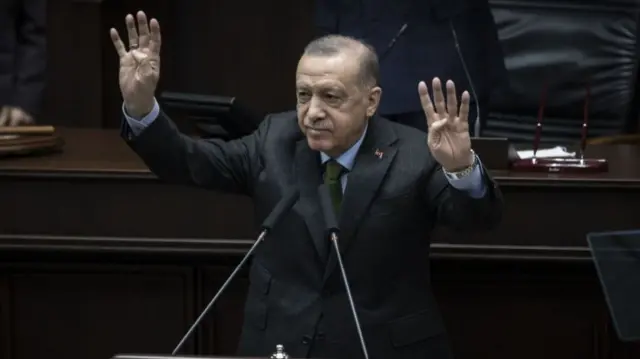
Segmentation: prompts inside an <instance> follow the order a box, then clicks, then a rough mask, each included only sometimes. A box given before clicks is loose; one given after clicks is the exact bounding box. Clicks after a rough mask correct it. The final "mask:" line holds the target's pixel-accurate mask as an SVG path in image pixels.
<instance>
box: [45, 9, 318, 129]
mask: <svg viewBox="0 0 640 359" xmlns="http://www.w3.org/2000/svg"><path fill="white" fill-rule="evenodd" d="M312 5H313V3H312V2H311V1H298V0H279V1H275V2H271V1H250V0H237V1H222V0H217V1H178V0H126V1H125V0H55V1H53V0H51V1H49V6H48V21H49V24H48V25H49V29H48V39H49V50H48V52H49V70H48V85H47V90H46V96H45V98H46V100H45V111H44V113H45V114H44V116H43V118H42V120H41V122H44V123H50V124H54V125H65V126H75V127H117V126H118V124H119V121H120V117H119V111H120V104H121V97H120V92H119V89H118V82H117V67H118V59H117V56H116V54H115V51H114V50H113V46H112V45H111V41H110V39H109V33H108V32H109V28H111V27H116V28H117V29H118V30H119V31H121V32H124V31H125V28H124V16H125V15H126V14H127V13H133V12H135V11H137V10H140V9H142V10H145V11H146V12H147V13H148V14H149V16H153V17H156V18H157V19H158V20H159V21H160V25H161V27H162V31H163V50H162V77H161V84H160V90H162V89H171V90H177V91H193V92H198V93H206V94H218V95H227V96H237V97H239V98H240V99H242V100H243V101H245V102H246V103H248V104H249V105H250V106H252V107H254V108H255V109H256V110H258V111H260V112H273V111H282V110H288V109H291V106H292V104H293V100H294V92H293V90H292V84H293V82H294V78H293V74H294V71H295V66H296V64H297V60H298V57H299V55H300V53H301V52H302V49H303V47H304V45H305V44H306V42H307V41H309V39H310V38H311V36H312V22H311V16H312ZM124 34H126V32H124Z"/></svg>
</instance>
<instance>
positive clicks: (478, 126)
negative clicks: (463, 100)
mask: <svg viewBox="0 0 640 359" xmlns="http://www.w3.org/2000/svg"><path fill="white" fill-rule="evenodd" d="M449 28H450V29H451V35H453V43H454V44H455V46H456V52H457V53H458V58H459V59H460V63H461V64H462V69H463V70H464V75H465V77H466V78H467V82H468V83H469V89H470V90H471V95H472V96H473V99H474V100H475V102H476V119H475V122H474V123H473V137H480V131H481V126H482V125H481V124H480V103H479V102H478V94H477V93H476V88H475V86H473V80H472V79H471V74H470V73H469V69H468V68H467V62H466V61H464V56H462V50H461V49H460V42H459V41H458V33H457V32H456V28H455V27H454V26H453V20H449Z"/></svg>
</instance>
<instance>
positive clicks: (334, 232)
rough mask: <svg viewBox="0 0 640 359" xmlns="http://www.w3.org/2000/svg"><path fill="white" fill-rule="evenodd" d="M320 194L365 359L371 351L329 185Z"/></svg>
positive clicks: (326, 226) (322, 186)
mask: <svg viewBox="0 0 640 359" xmlns="http://www.w3.org/2000/svg"><path fill="white" fill-rule="evenodd" d="M318 195H319V196H320V208H322V214H323V216H324V223H325V228H326V230H327V233H328V234H329V238H330V239H331V242H333V248H334V249H335V250H336V255H337V256H338V265H339V266H340V272H341V273H342V280H343V281H344V287H345V289H346V291H347V298H348V299H349V305H350V306H351V313H352V314H353V320H354V322H355V324H356V329H357V331H358V337H359V338H360V345H361V346H362V353H363V354H364V357H365V359H369V353H368V352H367V345H366V343H365V341H364V336H363V335H362V328H361V327H360V320H359V319H358V313H357V312H356V305H355V304H354V302H353V296H351V288H350V286H349V281H348V280H347V272H346V271H345V269H344V264H343V263H342V256H341V255H340V247H338V232H339V231H340V229H339V228H338V220H337V219H336V213H335V212H334V210H333V203H332V202H331V194H330V191H329V187H328V186H327V185H324V184H323V185H320V187H318Z"/></svg>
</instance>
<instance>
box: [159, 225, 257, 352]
mask: <svg viewBox="0 0 640 359" xmlns="http://www.w3.org/2000/svg"><path fill="white" fill-rule="evenodd" d="M267 233H268V230H267V229H264V230H263V231H262V232H261V233H260V235H259V236H258V239H257V240H256V241H255V243H254V244H253V246H251V249H249V251H248V252H247V254H245V255H244V257H243V258H242V260H241V261H240V263H239V264H238V265H237V266H236V268H235V269H234V270H233V272H231V274H230V275H229V277H228V278H227V280H226V281H225V282H224V284H222V286H221V287H220V289H218V292H217V293H216V295H214V296H213V298H212V299H211V301H209V304H207V306H206V307H205V308H204V310H203V311H202V312H201V313H200V316H199V317H198V318H197V319H196V321H195V322H193V324H192V325H191V327H190V328H189V330H188V331H187V333H186V334H185V335H184V336H183V337H182V339H180V342H179V343H178V345H176V347H175V349H173V351H172V352H171V355H172V356H175V355H176V354H177V353H178V351H179V350H180V349H182V347H183V346H184V343H185V342H186V341H187V339H189V338H190V337H191V334H192V333H193V331H194V330H196V328H197V327H198V325H199V324H200V322H201V321H202V319H204V317H205V316H206V315H207V313H209V311H210V310H211V308H212V307H213V304H214V303H215V302H216V301H218V297H220V295H221V294H222V293H223V292H224V291H225V290H226V289H227V286H228V285H229V283H231V280H233V279H234V278H235V277H236V275H237V274H238V272H239V271H240V268H242V267H243V266H244V264H245V263H246V262H247V260H248V259H249V257H251V255H252V254H253V252H254V251H255V250H256V248H258V245H259V244H260V243H261V242H262V241H263V240H264V238H265V237H266V236H267Z"/></svg>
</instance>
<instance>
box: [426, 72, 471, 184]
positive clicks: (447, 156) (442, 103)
mask: <svg viewBox="0 0 640 359" xmlns="http://www.w3.org/2000/svg"><path fill="white" fill-rule="evenodd" d="M432 88H433V98H434V101H433V102H432V101H431V97H430V96H429V89H428V88H427V85H426V84H425V83H424V82H423V81H421V82H420V83H419V84H418V93H419V95H420V101H421V103H422V109H423V110H424V113H425V115H426V117H427V127H428V129H429V133H428V136H427V143H428V145H429V149H430V150H431V153H432V154H433V157H434V158H435V159H436V161H438V163H440V165H441V166H442V167H443V168H444V169H445V170H446V171H449V172H455V171H459V170H461V169H464V168H466V167H468V166H470V165H471V164H473V159H474V157H473V152H472V151H471V137H470V135H469V123H468V121H467V118H468V117H469V102H470V100H469V93H468V92H467V91H465V92H464V93H463V94H462V99H461V104H460V108H458V100H457V98H456V97H457V96H456V87H455V85H454V83H453V81H451V80H449V81H447V98H446V100H445V97H444V94H443V92H442V84H441V83H440V79H438V78H437V77H436V78H434V79H433V83H432ZM434 102H435V108H434V105H433V104H434Z"/></svg>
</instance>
